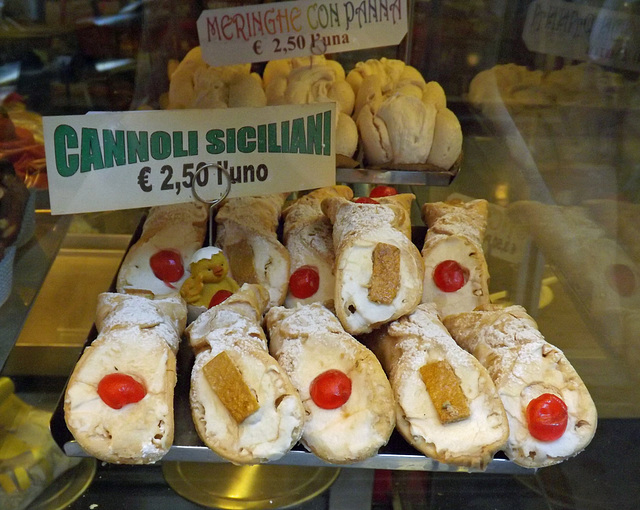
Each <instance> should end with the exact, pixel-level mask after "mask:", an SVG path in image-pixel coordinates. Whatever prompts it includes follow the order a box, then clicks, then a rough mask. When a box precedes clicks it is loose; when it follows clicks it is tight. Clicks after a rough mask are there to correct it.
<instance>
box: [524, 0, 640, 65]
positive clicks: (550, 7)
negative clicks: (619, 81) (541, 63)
mask: <svg viewBox="0 0 640 510" xmlns="http://www.w3.org/2000/svg"><path fill="white" fill-rule="evenodd" d="M611 4H612V5H618V3H615V2H611ZM607 5H608V3H607V2H605V3H604V6H592V5H589V3H588V2H565V1H563V0H534V1H533V2H531V3H530V4H529V6H528V8H527V17H526V20H525V23H524V27H523V32H522V39H523V41H524V43H525V44H526V46H527V48H528V49H529V50H530V51H535V52H540V53H546V54H548V55H558V56H562V57H565V58H569V59H576V60H583V61H586V62H595V63H598V64H602V65H606V66H612V67H616V68H618V69H629V70H634V71H638V70H640V16H638V15H635V14H632V13H631V12H630V10H631V9H624V8H625V7H627V4H626V3H619V5H620V7H619V9H620V10H611V9H607V8H606V7H607ZM603 7H604V8H603Z"/></svg>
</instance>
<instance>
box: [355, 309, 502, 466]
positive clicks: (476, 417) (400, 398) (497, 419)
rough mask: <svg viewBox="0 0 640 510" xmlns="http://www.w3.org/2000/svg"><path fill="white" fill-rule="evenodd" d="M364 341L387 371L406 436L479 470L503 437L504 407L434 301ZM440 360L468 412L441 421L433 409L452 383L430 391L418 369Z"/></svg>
mask: <svg viewBox="0 0 640 510" xmlns="http://www.w3.org/2000/svg"><path fill="white" fill-rule="evenodd" d="M363 341H364V342H365V344H366V345H368V346H370V347H371V348H372V349H373V351H374V352H375V353H376V355H377V356H378V358H379V359H380V360H381V362H382V364H383V366H384V368H385V370H386V371H387V373H388V375H389V380H390V382H391V386H392V388H393V390H394V394H395V397H396V418H397V428H398V430H399V431H400V433H401V434H402V435H403V436H404V437H405V438H406V439H407V441H408V442H409V443H411V444H413V445H414V446H415V447H416V448H417V449H418V450H420V451H422V452H423V453H424V454H425V455H427V456H429V457H432V458H434V459H435V460H438V461H440V462H445V463H451V464H457V465H461V466H466V467H470V468H479V469H484V468H485V467H486V466H487V464H488V463H489V461H490V460H491V458H492V457H493V455H494V453H495V452H496V451H497V450H499V449H500V448H501V447H502V446H503V445H504V443H505V442H506V439H507V436H508V424H507V418H506V415H505V412H504V408H503V406H502V403H501V402H500V398H499V396H498V393H497V391H496V389H495V386H494V384H493V382H492V381H491V378H490V376H489V374H488V373H487V371H486V369H484V368H483V367H482V366H481V365H480V363H479V362H478V361H477V360H476V359H475V358H474V357H473V356H472V355H471V354H469V353H467V352H466V351H464V350H463V349H462V348H461V347H459V346H458V345H457V344H456V343H455V341H454V340H453V339H452V338H451V336H450V335H449V333H448V332H447V330H446V329H445V328H444V326H443V325H442V323H441V322H440V321H439V320H438V317H437V313H436V309H435V306H434V305H433V304H428V305H427V304H421V305H419V306H418V308H417V309H416V310H415V311H414V312H413V313H411V314H410V315H407V316H405V317H402V318H400V319H398V320H396V321H394V322H392V323H390V324H389V325H387V326H383V327H382V328H380V329H378V330H376V331H374V332H373V333H371V334H369V335H366V336H365V337H364V338H363ZM440 364H445V366H448V367H450V369H451V370H453V372H454V373H455V377H456V378H457V380H458V384H459V387H460V390H461V391H462V393H463V395H464V398H465V399H466V402H467V403H468V409H469V414H468V416H466V417H465V416H463V417H461V418H451V419H450V420H446V421H443V419H442V417H441V413H438V410H437V409H436V402H440V401H448V399H449V394H451V391H452V390H453V388H451V387H449V386H447V385H444V384H443V385H440V386H439V387H437V388H432V389H431V390H430V388H429V387H428V386H427V385H426V384H425V380H424V379H423V376H422V375H421V371H422V369H423V368H424V367H425V366H434V365H440ZM431 391H437V392H440V393H441V395H436V394H435V393H431Z"/></svg>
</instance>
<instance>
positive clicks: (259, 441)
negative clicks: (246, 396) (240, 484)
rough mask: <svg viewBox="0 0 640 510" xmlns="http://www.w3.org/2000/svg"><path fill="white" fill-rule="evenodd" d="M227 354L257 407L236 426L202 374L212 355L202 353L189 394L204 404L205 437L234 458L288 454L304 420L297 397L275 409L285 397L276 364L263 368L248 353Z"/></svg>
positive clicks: (262, 457) (264, 458)
mask: <svg viewBox="0 0 640 510" xmlns="http://www.w3.org/2000/svg"><path fill="white" fill-rule="evenodd" d="M227 353H228V354H229V355H230V356H231V357H232V359H233V362H234V363H235V364H236V366H237V367H238V369H239V370H240V372H241V373H242V375H243V378H244V381H245V383H246V384H247V386H248V387H249V388H250V389H251V390H252V391H253V392H254V394H255V396H256V399H257V400H258V403H259V405H260V407H259V409H258V410H257V411H256V412H255V413H253V414H252V415H250V416H249V417H247V418H246V419H245V420H244V421H243V422H242V423H237V422H236V421H235V420H234V419H233V418H232V416H231V414H230V413H229V411H228V410H227V409H226V407H225V406H224V404H223V403H222V401H221V400H220V399H219V398H218V396H217V395H216V393H215V391H214V390H213V389H212V388H211V386H210V384H209V382H208V381H207V379H206V377H205V376H204V373H203V371H202V366H204V365H205V364H206V363H207V362H208V361H209V360H210V359H212V358H213V357H214V356H215V354H214V353H203V354H202V355H201V357H200V359H198V360H196V364H195V365H194V371H193V373H194V376H193V378H192V390H191V392H192V398H193V395H197V400H198V401H199V402H201V403H202V405H203V408H204V421H205V424H206V431H205V432H206V436H207V438H210V439H211V441H212V443H214V444H215V445H217V447H218V448H220V449H221V450H227V451H229V452H230V454H231V455H233V456H243V455H244V456H246V457H247V458H252V457H256V458H259V459H263V460H265V461H266V460H276V459H278V458H280V457H282V455H284V454H285V453H286V452H288V451H289V449H291V447H292V446H293V444H295V442H296V441H297V439H298V438H299V432H298V431H300V430H301V428H302V419H303V418H302V416H301V415H299V413H298V411H297V408H298V406H299V403H296V396H295V395H290V396H285V398H284V399H282V401H281V402H280V405H279V406H278V407H277V408H276V405H275V403H276V401H277V400H278V399H279V398H280V397H281V396H282V395H283V394H285V393H284V389H283V387H282V384H281V377H282V374H281V373H280V371H279V367H278V366H277V364H275V363H273V364H270V365H267V366H265V365H264V363H263V361H262V360H260V359H258V358H256V357H255V356H253V355H252V354H251V353H249V352H244V353H243V354H242V355H241V356H238V355H237V354H235V353H233V352H230V351H227ZM216 354H217V352H216Z"/></svg>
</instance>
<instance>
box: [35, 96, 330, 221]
mask: <svg viewBox="0 0 640 510" xmlns="http://www.w3.org/2000/svg"><path fill="white" fill-rule="evenodd" d="M334 119H335V104H334V103H318V104H312V105H283V106H272V107H265V108H233V109H216V110H171V111H140V112H120V113H100V114H91V115H75V116H61V117H45V118H44V137H45V150H46V157H47V174H48V179H49V195H50V202H51V212H52V214H73V213H81V212H95V211H108V210H116V209H129V208H135V207H149V206H155V205H166V204H173V203H181V202H188V201H192V200H194V199H195V198H197V197H200V198H201V199H203V200H213V199H216V198H220V197H222V196H223V195H225V194H226V192H227V190H228V191H229V193H228V195H229V196H230V197H233V196H251V195H263V194H269V193H279V192H289V191H297V190H303V189H311V188H316V187H323V186H331V185H333V184H335V149H334V144H333V137H334V124H335V121H334ZM310 168H313V171H312V172H310V171H309V169H310Z"/></svg>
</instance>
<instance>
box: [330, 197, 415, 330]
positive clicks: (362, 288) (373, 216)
mask: <svg viewBox="0 0 640 510" xmlns="http://www.w3.org/2000/svg"><path fill="white" fill-rule="evenodd" d="M396 197H398V200H399V201H398V202H397V203H394V202H389V203H384V204H357V203H353V202H349V201H347V200H345V199H343V198H329V199H326V200H324V201H323V202H322V208H323V211H324V212H325V214H326V215H327V216H328V217H329V218H330V219H331V221H332V223H333V244H334V249H335V252H336V269H335V273H336V289H335V309H336V315H337V316H338V318H339V319H340V322H341V323H342V325H343V326H344V328H345V329H346V330H347V331H348V332H349V333H351V334H359V333H365V332H368V331H371V330H372V329H373V328H375V327H376V326H378V325H380V324H382V323H384V322H388V321H390V320H393V319H395V318H397V317H399V316H401V315H404V314H405V313H408V312H410V311H412V310H413V309H414V308H415V307H416V306H417V305H418V303H419V301H420V297H421V294H422V278H423V271H424V268H423V263H422V259H421V257H420V252H419V251H418V249H417V248H416V247H415V246H414V245H413V243H412V242H411V240H410V239H409V238H408V237H407V235H406V233H405V230H404V229H405V225H406V218H407V216H408V214H409V213H408V211H407V210H406V209H405V207H404V206H403V205H401V203H400V200H402V197H401V196H400V195H397V196H396ZM396 197H388V198H389V199H391V198H396ZM379 248H382V249H383V250H381V252H382V253H386V255H387V256H386V257H384V256H381V262H382V263H381V265H380V266H376V252H377V250H378V249H379ZM385 259H386V260H385ZM378 283H379V284H380V285H377V284H378ZM376 289H378V290H380V291H381V294H383V297H382V298H377V297H374V296H373V294H372V291H373V290H376ZM387 291H388V292H387Z"/></svg>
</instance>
